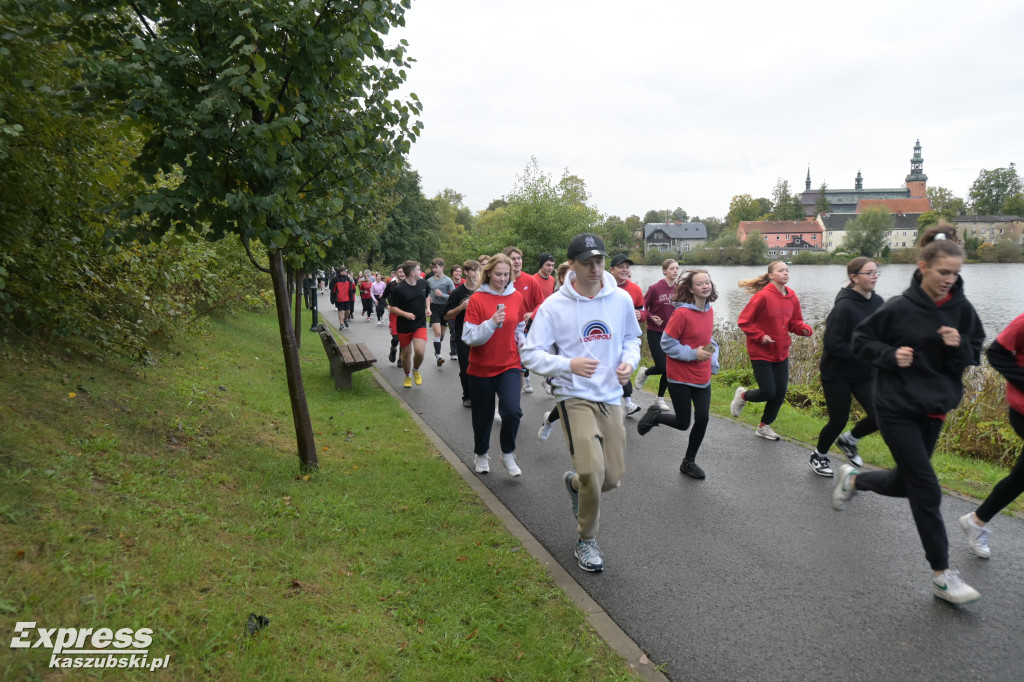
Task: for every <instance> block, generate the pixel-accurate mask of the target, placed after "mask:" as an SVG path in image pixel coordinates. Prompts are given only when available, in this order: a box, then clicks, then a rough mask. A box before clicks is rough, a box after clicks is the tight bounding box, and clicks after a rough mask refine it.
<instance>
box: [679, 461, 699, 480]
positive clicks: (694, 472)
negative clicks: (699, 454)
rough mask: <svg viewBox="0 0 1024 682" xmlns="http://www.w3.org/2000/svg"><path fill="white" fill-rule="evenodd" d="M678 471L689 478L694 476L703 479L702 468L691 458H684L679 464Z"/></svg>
mask: <svg viewBox="0 0 1024 682" xmlns="http://www.w3.org/2000/svg"><path fill="white" fill-rule="evenodd" d="M679 471H681V472H682V473H684V474H686V475H687V476H689V477H690V478H696V479H697V480H698V481H700V480H703V479H704V470H703V469H701V468H700V467H699V466H697V463H696V462H694V461H693V460H692V459H684V460H683V463H682V464H680V465H679Z"/></svg>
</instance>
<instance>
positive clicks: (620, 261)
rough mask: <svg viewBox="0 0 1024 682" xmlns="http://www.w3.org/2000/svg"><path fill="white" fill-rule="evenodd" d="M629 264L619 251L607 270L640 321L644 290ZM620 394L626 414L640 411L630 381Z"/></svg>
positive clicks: (643, 311) (643, 317)
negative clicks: (627, 295)
mask: <svg viewBox="0 0 1024 682" xmlns="http://www.w3.org/2000/svg"><path fill="white" fill-rule="evenodd" d="M631 265H633V261H631V260H630V259H629V257H628V256H626V254H624V253H620V254H619V255H617V256H615V257H614V258H612V262H611V267H610V268H609V270H608V271H609V272H610V273H612V277H614V278H615V283H616V284H617V285H618V287H619V288H620V289H622V290H624V291H625V292H626V293H627V294H629V297H630V298H631V299H632V301H633V313H634V314H635V315H636V321H637V322H641V323H642V322H643V321H644V320H646V319H647V311H645V310H644V292H643V290H642V289H641V288H640V286H639V285H638V284H637V283H636V282H634V281H632V280H631V279H630V278H629V277H630V274H631V273H630V271H629V267H630V266H631ZM622 396H623V397H624V398H625V399H626V401H625V403H624V404H623V406H622V409H623V411H624V412H625V413H626V416H627V417H632V416H634V415H636V414H638V413H639V412H640V406H639V405H637V404H636V403H634V402H633V382H632V381H629V382H627V383H626V384H624V385H623V386H622ZM666 407H667V405H666Z"/></svg>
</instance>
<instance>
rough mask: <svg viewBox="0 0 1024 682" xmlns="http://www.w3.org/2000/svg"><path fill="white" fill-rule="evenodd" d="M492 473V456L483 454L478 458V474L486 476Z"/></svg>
mask: <svg viewBox="0 0 1024 682" xmlns="http://www.w3.org/2000/svg"><path fill="white" fill-rule="evenodd" d="M490 471H491V457H490V455H487V454H483V455H477V456H476V472H477V473H478V474H486V473H489V472H490Z"/></svg>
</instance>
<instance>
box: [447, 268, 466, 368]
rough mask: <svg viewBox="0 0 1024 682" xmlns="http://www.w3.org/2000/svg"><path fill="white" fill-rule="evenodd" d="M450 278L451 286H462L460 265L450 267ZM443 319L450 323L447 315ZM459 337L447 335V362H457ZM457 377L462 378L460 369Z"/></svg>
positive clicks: (457, 335) (458, 335) (451, 334)
mask: <svg viewBox="0 0 1024 682" xmlns="http://www.w3.org/2000/svg"><path fill="white" fill-rule="evenodd" d="M451 278H452V284H454V285H455V288H456V289H458V288H459V285H460V284H462V282H463V279H462V266H461V265H453V266H452V269H451ZM453 291H454V290H453ZM450 300H451V294H449V301H450ZM447 309H448V306H447V305H445V310H447ZM444 319H445V321H446V322H450V321H451V320H450V318H448V316H447V314H445V318H444ZM449 326H450V325H449ZM460 336H461V333H460V334H454V333H449V334H448V345H449V348H448V350H449V353H448V359H449V360H458V359H459V349H458V343H459V340H460V339H459V337H460ZM459 376H462V370H461V369H460V370H459Z"/></svg>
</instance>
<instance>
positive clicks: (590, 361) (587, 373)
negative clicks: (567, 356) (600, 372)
mask: <svg viewBox="0 0 1024 682" xmlns="http://www.w3.org/2000/svg"><path fill="white" fill-rule="evenodd" d="M599 364H601V363H600V362H598V361H597V359H596V358H573V359H572V360H570V361H569V369H570V370H572V373H573V374H576V375H578V376H581V377H584V378H586V379H589V378H590V377H592V376H594V372H596V371H597V366H598V365H599Z"/></svg>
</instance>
